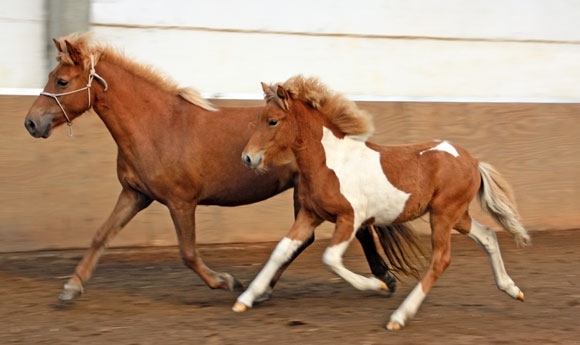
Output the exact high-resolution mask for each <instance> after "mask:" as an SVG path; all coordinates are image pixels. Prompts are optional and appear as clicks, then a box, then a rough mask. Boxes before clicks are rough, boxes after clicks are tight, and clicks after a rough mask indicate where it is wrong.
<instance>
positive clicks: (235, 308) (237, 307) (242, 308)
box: [232, 302, 249, 313]
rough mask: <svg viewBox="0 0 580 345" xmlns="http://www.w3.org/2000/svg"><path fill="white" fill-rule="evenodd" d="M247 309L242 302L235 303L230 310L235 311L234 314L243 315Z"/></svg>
mask: <svg viewBox="0 0 580 345" xmlns="http://www.w3.org/2000/svg"><path fill="white" fill-rule="evenodd" d="M248 309H249V307H248V306H247V305H245V304H244V303H242V302H236V303H235V304H234V306H233V307H232V310H233V311H235V312H236V313H243V312H245V311H246V310H248Z"/></svg>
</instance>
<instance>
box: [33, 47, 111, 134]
mask: <svg viewBox="0 0 580 345" xmlns="http://www.w3.org/2000/svg"><path fill="white" fill-rule="evenodd" d="M94 78H97V79H98V80H99V81H100V82H101V84H103V86H104V87H105V91H107V88H108V87H109V85H107V81H106V80H105V79H104V78H103V77H101V76H100V75H98V74H97V72H96V71H95V57H94V55H91V70H90V71H89V81H88V82H87V85H86V86H85V87H82V88H80V89H77V90H74V91H69V92H63V93H50V92H45V91H43V92H41V93H40V94H41V95H42V96H48V97H50V98H53V99H54V100H55V101H56V104H58V106H59V107H60V110H62V113H63V114H64V118H65V119H66V124H67V125H68V131H67V133H68V136H69V137H71V136H72V122H71V120H70V118H69V117H68V114H67V113H66V111H65V110H64V107H63V106H62V104H60V101H59V100H58V97H60V96H66V95H70V94H73V93H77V92H79V91H84V90H87V94H88V96H89V106H88V107H87V109H85V111H87V110H89V109H91V85H92V84H93V79H94Z"/></svg>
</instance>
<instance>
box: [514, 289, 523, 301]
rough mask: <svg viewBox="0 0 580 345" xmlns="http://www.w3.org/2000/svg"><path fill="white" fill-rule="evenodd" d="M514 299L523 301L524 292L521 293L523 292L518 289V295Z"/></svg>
mask: <svg viewBox="0 0 580 345" xmlns="http://www.w3.org/2000/svg"><path fill="white" fill-rule="evenodd" d="M516 299H517V300H518V301H522V302H523V301H524V293H523V292H521V291H520V292H518V297H516Z"/></svg>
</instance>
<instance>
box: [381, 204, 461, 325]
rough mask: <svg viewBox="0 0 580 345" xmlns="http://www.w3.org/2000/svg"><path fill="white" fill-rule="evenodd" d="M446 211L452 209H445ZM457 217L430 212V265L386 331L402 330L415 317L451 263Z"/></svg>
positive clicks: (434, 210)
mask: <svg viewBox="0 0 580 345" xmlns="http://www.w3.org/2000/svg"><path fill="white" fill-rule="evenodd" d="M447 209H448V210H449V209H451V210H452V209H453V208H452V207H447ZM444 210H445V209H444ZM458 217H459V216H458V215H456V214H453V213H451V214H450V213H448V212H438V211H437V210H436V209H432V210H431V214H430V222H431V246H432V248H433V252H432V255H431V263H430V265H429V268H428V270H427V272H426V273H425V275H424V276H423V279H421V281H420V282H419V283H418V284H417V285H416V286H415V288H414V289H413V290H412V291H411V293H410V294H409V295H408V296H407V297H406V298H405V300H404V301H403V303H401V305H400V306H399V307H398V308H397V310H395V312H394V313H393V314H392V315H391V318H390V320H389V323H388V324H387V326H386V327H387V329H388V330H391V331H396V330H399V329H401V328H403V327H404V326H405V323H406V322H407V321H409V320H410V319H411V318H412V317H413V316H415V314H416V313H417V310H419V307H420V306H421V304H422V303H423V300H424V299H425V297H427V293H429V291H430V290H431V288H432V287H433V285H434V284H435V282H436V281H437V279H438V278H439V277H440V276H441V275H442V274H443V272H445V270H446V269H447V267H448V266H449V264H450V263H451V229H452V226H453V224H455V222H456V220H457V218H458Z"/></svg>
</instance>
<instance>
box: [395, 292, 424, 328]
mask: <svg viewBox="0 0 580 345" xmlns="http://www.w3.org/2000/svg"><path fill="white" fill-rule="evenodd" d="M425 296H426V295H425V293H424V292H423V287H422V286H421V282H419V283H418V284H417V285H416V286H415V288H414V289H413V291H411V293H410V294H409V296H407V298H405V300H404V301H403V303H401V305H400V306H399V308H397V310H395V312H394V313H393V314H392V315H391V322H396V323H398V324H400V325H401V326H405V322H407V320H409V319H411V318H412V317H413V316H415V314H416V313H417V310H419V307H420V306H421V303H423V300H424V299H425Z"/></svg>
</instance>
